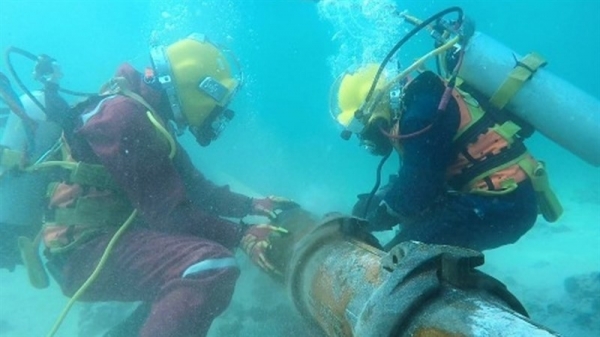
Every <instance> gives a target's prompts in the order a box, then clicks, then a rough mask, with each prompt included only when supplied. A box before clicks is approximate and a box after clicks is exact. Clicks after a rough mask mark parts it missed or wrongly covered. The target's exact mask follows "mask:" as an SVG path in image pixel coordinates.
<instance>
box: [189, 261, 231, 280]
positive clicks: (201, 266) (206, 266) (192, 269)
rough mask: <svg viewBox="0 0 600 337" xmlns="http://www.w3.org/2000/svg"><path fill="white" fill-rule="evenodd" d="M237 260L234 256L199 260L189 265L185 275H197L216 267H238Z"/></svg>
mask: <svg viewBox="0 0 600 337" xmlns="http://www.w3.org/2000/svg"><path fill="white" fill-rule="evenodd" d="M237 267H238V265H237V262H236V261H235V258H233V257H226V258H222V259H209V260H204V261H201V262H198V263H196V264H193V265H191V266H189V267H188V268H187V269H186V270H185V271H184V272H183V277H188V276H195V275H198V274H202V273H204V272H207V271H209V270H214V269H225V268H237Z"/></svg>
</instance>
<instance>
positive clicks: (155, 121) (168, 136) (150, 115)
mask: <svg viewBox="0 0 600 337" xmlns="http://www.w3.org/2000/svg"><path fill="white" fill-rule="evenodd" d="M134 99H136V98H134ZM136 100H137V99H136ZM144 103H145V102H144ZM144 105H146V107H148V108H149V110H148V111H147V112H146V115H147V116H148V119H150V122H151V123H152V125H154V127H155V128H156V129H157V130H158V132H159V133H160V134H161V135H162V136H163V137H165V138H166V139H167V142H168V143H169V147H170V148H171V149H170V151H169V159H173V157H175V153H176V151H177V147H176V145H175V140H174V139H173V137H172V136H171V134H170V133H169V131H167V129H165V127H164V126H163V125H162V124H161V123H160V122H159V120H158V119H157V118H156V117H155V115H154V114H153V112H152V110H151V109H150V107H149V105H147V104H144ZM71 164H72V165H71ZM76 165H77V163H71V162H45V163H41V164H36V165H35V169H37V168H43V167H50V166H61V167H64V168H67V169H72V168H74V167H76ZM137 213H138V210H137V209H135V210H133V212H131V215H130V216H129V218H127V220H126V221H125V222H124V223H123V224H122V225H121V228H119V230H118V231H117V232H116V233H115V235H114V236H113V237H112V238H111V239H110V242H109V243H108V245H107V246H106V249H105V250H104V253H103V254H102V257H101V258H100V262H98V265H97V266H96V268H95V269H94V272H93V273H92V274H91V275H90V277H88V279H87V280H86V281H85V282H84V283H83V285H82V286H81V287H80V288H79V289H78V290H77V292H75V294H74V295H73V297H71V299H70V300H69V302H68V303H67V305H66V306H65V308H64V309H63V311H62V312H61V314H60V316H58V319H57V320H56V322H55V323H54V326H53V327H52V330H51V331H50V333H48V335H47V337H53V336H54V335H55V334H56V332H57V331H58V329H59V328H60V325H61V324H62V323H63V321H64V320H65V318H66V317H67V314H68V313H69V311H70V310H71V308H72V307H73V305H74V304H75V302H76V301H77V300H78V299H79V298H80V297H81V295H82V294H83V293H84V292H85V291H86V290H87V289H88V288H89V287H90V285H91V284H92V283H93V282H94V281H95V280H96V278H97V277H98V275H99V274H100V271H101V270H102V268H103V267H104V265H105V264H106V260H107V259H108V257H109V255H110V253H111V252H112V249H113V248H114V246H115V245H116V244H117V242H118V241H119V239H120V238H121V236H122V235H123V233H124V232H125V231H126V230H127V228H128V227H129V225H130V224H131V223H132V222H133V220H134V219H135V217H136V215H137Z"/></svg>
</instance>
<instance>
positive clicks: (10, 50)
mask: <svg viewBox="0 0 600 337" xmlns="http://www.w3.org/2000/svg"><path fill="white" fill-rule="evenodd" d="M12 53H17V54H20V55H22V56H24V57H26V58H28V59H30V60H32V61H34V62H37V61H38V57H37V56H36V55H34V54H32V53H30V52H28V51H26V50H23V49H21V48H17V47H12V46H11V47H9V48H8V49H7V50H6V54H5V61H6V66H7V67H8V71H9V72H10V74H11V75H12V77H13V78H14V79H15V82H17V85H18V86H19V88H21V90H23V92H24V93H25V94H26V95H27V97H29V98H30V99H31V100H32V101H33V102H34V103H35V105H37V106H38V108H40V109H41V110H42V111H44V112H46V109H45V108H44V106H43V105H42V103H40V101H38V100H37V99H36V98H35V96H33V94H32V93H31V91H30V90H29V89H27V87H26V86H25V84H23V82H22V81H21V78H20V77H19V75H18V74H17V72H16V71H15V68H14V66H13V63H12V60H11V54H12ZM58 91H60V92H62V93H65V94H68V95H72V96H83V97H89V96H94V95H96V94H93V93H85V92H79V91H73V90H69V89H64V88H61V87H58Z"/></svg>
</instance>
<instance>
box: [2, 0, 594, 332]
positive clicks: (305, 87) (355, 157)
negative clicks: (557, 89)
mask: <svg viewBox="0 0 600 337" xmlns="http://www.w3.org/2000/svg"><path fill="white" fill-rule="evenodd" d="M454 5H457V6H461V7H462V8H463V9H464V11H465V13H466V14H467V15H468V16H470V17H471V18H473V19H474V20H475V22H476V24H477V29H478V30H480V31H482V32H484V33H486V34H488V35H490V36H492V37H494V38H496V39H498V40H500V41H502V42H503V43H504V44H506V45H508V46H510V47H511V48H513V49H514V50H515V51H516V52H518V53H520V54H525V53H527V52H530V51H537V52H539V53H541V54H543V55H544V56H545V58H546V59H547V60H548V61H549V64H548V66H547V67H546V69H547V70H549V71H551V72H552V73H554V74H556V75H557V76H559V77H561V78H563V79H565V80H567V81H569V82H570V83H572V84H573V85H575V86H577V87H579V88H581V89H582V90H584V91H586V92H587V93H589V94H590V95H592V96H594V97H596V98H600V80H599V79H600V57H599V55H600V1H595V0H573V1H567V0H565V1H541V0H524V1H516V0H515V1H466V0H465V1H447V0H410V1H408V0H407V1H392V0H389V1H387V0H371V1H368V0H356V1H350V0H347V1H344V0H339V1H332V0H324V1H321V3H318V4H317V3H315V2H314V1H307V0H287V1H286V0H270V1H269V0H238V1H235V0H205V1H118V0H106V1H102V2H100V1H75V0H70V1H66V0H61V1H26V0H25V1H16V0H3V1H1V2H0V47H1V48H6V47H8V46H11V45H13V46H17V47H20V48H24V49H26V50H28V51H31V52H32V53H34V54H39V53H46V54H49V55H51V56H53V57H55V58H56V59H57V60H58V61H59V62H60V64H61V66H62V70H63V72H64V75H65V76H64V79H63V81H62V85H63V87H65V88H69V89H73V90H77V91H87V92H93V91H96V90H97V89H98V88H99V86H100V85H101V84H103V82H104V81H106V80H107V79H109V78H110V77H111V75H112V74H113V71H114V69H115V68H116V67H117V66H118V65H119V64H120V63H121V62H123V61H128V62H131V63H133V64H134V65H135V66H137V67H138V68H139V69H142V67H144V66H146V65H147V64H148V63H149V59H148V48H147V47H148V45H149V44H150V43H155V42H158V43H165V44H168V43H170V42H173V41H174V40H176V39H177V38H179V37H182V36H185V35H187V34H189V33H192V32H201V33H204V34H206V35H207V36H208V37H209V38H210V39H212V40H214V41H216V42H218V43H220V44H222V45H226V46H228V47H229V48H230V49H232V50H233V51H234V52H235V54H236V55H237V56H238V58H239V59H240V61H241V64H242V68H243V71H244V74H245V77H246V79H247V81H246V83H245V86H244V88H243V90H242V91H241V92H240V94H239V97H237V98H236V100H235V102H234V103H233V108H234V110H235V111H236V112H237V115H236V118H235V119H234V120H233V122H232V123H231V124H230V125H229V127H228V129H227V130H226V131H225V132H224V134H223V136H222V139H219V140H218V141H217V142H215V143H214V144H212V145H211V146H210V147H208V148H200V147H198V146H197V145H196V144H195V142H194V141H193V140H192V138H191V137H184V138H183V139H182V142H183V143H184V145H185V146H186V148H187V149H188V151H189V153H190V155H191V156H192V157H193V158H194V160H195V162H196V163H197V164H198V167H199V168H200V169H201V170H202V171H203V172H205V173H206V174H207V175H208V176H209V177H211V178H212V179H214V180H215V181H216V182H218V183H230V184H232V185H233V187H234V188H237V189H241V190H244V191H252V193H256V194H262V195H267V194H276V195H284V196H288V197H291V198H293V199H295V200H297V201H298V202H300V203H301V204H302V205H303V206H305V207H306V208H308V209H310V210H312V211H314V212H315V213H317V214H323V213H325V212H329V211H343V212H348V211H349V210H350V208H351V206H352V205H353V203H354V201H355V195H356V194H358V193H362V192H365V191H368V190H370V189H371V187H372V185H373V183H374V180H375V168H376V166H377V163H378V161H379V158H377V157H373V156H371V155H369V154H368V153H367V152H366V151H364V150H363V149H361V148H360V147H359V146H358V144H357V142H356V140H355V139H352V140H350V141H347V142H345V141H343V140H342V139H341V138H340V137H339V132H340V129H339V127H338V125H336V123H335V122H334V121H333V120H332V119H331V117H330V114H329V89H330V86H331V84H332V83H333V81H334V79H335V76H337V75H338V74H339V73H340V72H341V71H343V70H344V69H346V68H347V67H350V66H353V65H356V64H357V63H360V62H365V61H379V60H380V59H382V58H383V57H384V56H385V53H386V52H387V50H388V49H389V48H390V46H392V45H393V44H394V43H395V42H396V41H397V40H398V39H399V38H400V37H401V36H402V35H403V34H404V33H405V32H406V31H407V29H409V27H408V26H407V25H405V24H402V23H401V22H400V20H398V18H397V16H395V15H393V14H392V11H391V9H392V8H396V9H398V10H401V11H402V10H408V11H409V12H410V13H411V14H413V15H416V16H419V17H423V18H424V17H427V16H429V15H432V14H434V13H436V12H438V11H440V10H442V9H444V8H446V7H449V6H454ZM425 43H429V39H428V37H427V36H426V35H423V36H420V37H418V38H416V39H415V41H414V43H413V44H411V45H409V46H407V47H406V48H405V49H403V50H402V51H401V57H403V58H406V59H407V60H412V59H414V58H417V57H419V56H420V55H421V54H419V53H421V52H422V50H423V49H421V47H422V46H423V45H424V44H425ZM16 67H17V69H18V70H19V71H20V73H21V74H23V75H22V76H23V77H27V74H28V73H29V72H30V71H31V64H29V63H28V62H25V61H23V62H21V60H18V62H17V64H16ZM0 70H2V72H4V73H6V67H5V65H0ZM28 84H29V85H30V86H31V87H33V88H35V84H34V83H32V82H28ZM558 94H560V93H557V95H558ZM598 113H600V112H598ZM565 114H568V111H566V112H565ZM560 117H561V116H549V118H560ZM528 146H529V148H530V149H531V150H532V152H533V153H534V154H535V155H536V156H537V157H539V158H541V159H544V160H545V161H546V162H547V163H548V168H549V171H550V174H551V179H552V183H553V185H554V187H555V189H556V191H557V193H558V194H559V197H560V198H561V200H562V201H563V204H564V205H565V216H564V217H563V218H562V219H561V221H559V222H558V223H557V224H547V223H545V222H544V221H543V220H540V222H539V223H538V224H537V225H536V227H535V228H534V230H532V232H531V233H528V234H527V235H526V236H525V237H524V238H523V239H522V240H521V241H519V242H518V243H517V244H516V245H512V246H508V247H503V248H500V249H498V250H494V251H491V252H489V253H487V254H486V255H487V261H488V266H487V267H486V268H488V269H487V270H486V271H489V272H490V273H491V274H492V275H494V276H495V277H498V278H499V279H501V280H503V281H504V282H505V283H507V284H508V285H509V287H511V288H510V289H511V290H512V289H514V291H515V293H516V295H517V296H518V297H520V298H523V297H524V298H525V300H524V302H525V304H526V306H527V307H528V308H533V310H534V312H532V317H533V319H534V320H537V321H539V322H541V323H543V324H546V325H548V326H550V327H551V328H554V329H557V330H559V331H560V332H561V333H563V334H564V335H565V336H593V335H596V333H600V315H599V314H598V313H597V311H596V312H595V313H593V314H591V316H590V317H591V320H590V321H586V320H585V319H583V318H580V317H579V316H577V317H574V316H573V315H572V312H571V311H572V310H571V309H570V307H564V308H563V307H561V306H560V305H559V304H560V303H561V302H563V303H564V301H563V298H564V296H566V295H565V294H564V292H565V291H564V287H563V281H564V279H565V278H567V277H569V276H572V275H579V274H585V273H589V272H593V271H600V248H599V247H600V192H599V191H600V170H599V169H598V168H594V167H592V166H591V165H589V164H587V163H585V162H584V161H582V160H581V159H579V158H577V157H576V156H574V155H572V154H570V153H569V152H568V151H566V150H564V149H562V148H561V147H560V146H558V145H556V144H554V143H552V142H551V141H549V140H548V139H546V138H545V137H543V136H540V135H535V136H534V137H533V138H532V139H530V140H529V142H528ZM396 169H397V162H396V160H389V161H388V163H387V164H386V166H385V168H384V174H387V173H392V172H394V171H395V170H396ZM19 273H22V270H17V272H15V273H14V274H9V273H7V272H6V271H0V279H1V280H2V283H0V287H1V288H0V307H4V306H5V304H3V303H6V305H7V306H8V305H10V306H16V307H19V308H20V309H19V310H14V311H11V310H5V308H0V313H1V314H2V316H0V335H2V336H37V335H40V334H34V335H29V334H28V333H26V332H24V331H27V330H24V326H25V327H27V326H28V325H27V322H29V321H30V319H37V320H39V321H40V322H43V324H42V323H40V324H36V326H37V325H40V330H39V331H41V332H42V333H45V332H46V331H48V330H49V328H50V327H51V324H52V322H53V318H54V316H57V315H58V312H59V310H60V309H61V308H62V307H61V306H62V302H63V299H60V295H59V294H58V292H57V291H56V289H54V290H50V291H49V292H46V293H44V294H43V295H42V293H40V292H39V291H34V290H32V289H29V288H27V285H26V284H25V283H23V282H20V283H19V282H17V281H15V280H20V281H22V274H19ZM250 273H251V272H250ZM256 277H259V276H256ZM248 289H250V288H249V287H247V286H245V285H244V284H243V283H242V280H241V281H240V284H239V288H238V293H241V292H242V293H243V291H244V290H248ZM15 293H17V294H21V295H22V297H18V296H16V295H14V294H15ZM548 294H552V295H548ZM40 296H43V298H44V299H45V300H44V304H43V305H39V304H38V305H33V304H32V303H38V302H36V301H39V299H40ZM236 296H242V297H244V295H243V294H242V295H240V294H236ZM596 296H600V295H599V294H596ZM244 298H245V297H244ZM25 300H27V301H30V302H23V301H25ZM27 303H29V304H27ZM236 303H237V304H239V303H238V302H236ZM236 303H234V305H232V307H235V305H237V304H236ZM557 303H558V304H557ZM236 308H237V307H236ZM557 308H558V309H557ZM232 310H235V309H232ZM570 310H571V311H570ZM5 315H6V316H5ZM75 315H76V314H75ZM536 315H537V316H536ZM594 315H595V316H594ZM42 316H43V317H44V318H41V319H40V317H42ZM225 317H231V315H230V316H227V315H226V316H225ZM586 317H587V316H586ZM74 320H76V319H75V318H74ZM3 324H7V327H6V328H3ZM74 324H75V323H72V324H71V325H74ZM29 327H30V326H29ZM3 329H4V330H3ZM67 329H68V327H67ZM73 329H74V328H73ZM68 331H70V332H64V336H76V334H74V333H75V332H73V331H75V330H68ZM242 331H244V330H242ZM252 331H253V330H248V331H246V332H242V333H241V334H240V336H253V335H254V333H253V332H252ZM256 331H259V330H256ZM273 331H276V330H273ZM274 335H277V334H274ZM215 336H216V335H215ZM282 336H283V335H282ZM298 336H302V334H301V333H300V332H298Z"/></svg>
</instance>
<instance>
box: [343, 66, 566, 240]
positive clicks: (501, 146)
mask: <svg viewBox="0 0 600 337" xmlns="http://www.w3.org/2000/svg"><path fill="white" fill-rule="evenodd" d="M376 70H377V65H368V66H366V67H363V68H361V69H360V70H358V71H357V72H354V73H349V74H346V75H345V76H343V77H342V78H341V82H340V84H339V89H338V91H337V92H338V96H337V97H338V105H339V108H340V111H341V112H340V114H339V115H338V117H337V119H338V121H340V123H342V124H343V125H349V123H350V122H349V119H351V118H349V117H348V116H347V115H351V116H352V115H354V114H355V111H357V110H358V108H359V106H360V105H362V104H363V101H364V99H365V96H366V90H364V88H365V84H364V82H365V81H366V82H367V83H370V82H372V81H373V78H374V77H375V73H376ZM401 91H402V95H401V102H399V103H400V104H399V109H397V111H396V112H395V113H394V112H392V111H393V110H394V109H393V102H391V100H387V99H386V100H383V102H381V103H380V104H378V105H376V106H375V107H374V109H375V110H374V112H373V113H372V115H371V117H370V118H369V119H368V121H367V122H366V123H365V126H364V128H363V129H362V131H361V133H360V136H359V137H360V138H361V139H362V141H363V143H365V144H368V145H369V146H370V147H371V149H372V151H373V153H374V154H378V155H389V153H390V152H391V151H392V150H393V149H395V150H396V152H397V153H398V154H399V155H400V157H401V166H400V169H399V171H398V175H397V177H396V176H394V178H393V181H390V183H388V184H387V185H386V186H385V187H384V188H383V191H379V192H378V193H375V194H374V195H373V197H372V199H371V200H370V203H369V202H365V197H366V196H365V195H362V198H361V200H359V203H358V204H357V206H356V207H355V209H354V212H355V215H358V216H365V217H366V218H367V220H369V224H370V225H369V226H370V227H369V230H370V231H383V230H389V229H392V228H393V227H394V226H395V225H397V224H399V225H400V231H399V232H398V233H397V235H396V236H395V237H394V238H393V239H392V240H391V241H390V242H389V243H387V244H386V245H385V247H384V248H386V249H390V248H391V247H393V246H395V245H396V244H398V243H399V242H402V241H406V240H417V241H422V242H425V243H432V244H448V245H456V246H462V247H468V248H473V249H477V250H485V249H491V248H496V247H499V246H502V245H506V244H510V243H514V242H516V241H517V240H518V239H519V238H520V237H521V236H522V235H523V234H525V233H526V232H527V231H528V230H529V229H531V227H532V226H533V224H534V223H535V221H536V218H537V215H538V208H539V207H538V206H539V205H540V203H542V204H543V205H546V206H547V205H550V206H551V207H543V210H546V212H545V213H544V215H545V216H546V217H547V219H548V220H550V221H554V220H556V218H558V216H559V215H560V211H561V210H560V205H559V204H556V203H554V204H552V202H550V201H553V200H556V199H555V198H554V196H553V194H552V191H551V190H550V189H549V185H548V183H547V180H546V177H545V175H543V176H542V175H540V173H543V172H544V171H543V164H542V163H541V162H538V161H536V160H535V159H534V158H533V157H532V156H531V155H530V154H529V152H528V151H527V149H526V148H525V145H524V144H523V137H522V135H521V133H520V127H519V126H518V125H517V124H515V123H514V122H512V121H510V120H499V119H498V118H497V116H494V115H492V113H489V112H486V111H484V109H483V108H482V107H481V106H480V105H479V104H478V103H477V101H476V100H475V99H474V98H473V97H472V96H470V95H469V94H467V93H466V92H463V91H459V90H457V89H455V88H452V87H449V85H448V82H447V81H444V80H443V79H442V78H440V77H438V76H437V75H436V74H434V73H432V72H429V71H426V72H423V73H421V74H420V75H418V76H417V77H416V78H415V79H414V80H412V81H409V82H408V83H407V84H405V85H404V86H403V88H402V89H401ZM361 96H362V97H361ZM390 97H394V95H390ZM396 97H399V96H398V95H396ZM444 101H445V102H446V103H444V104H445V105H443V104H441V103H440V102H444ZM357 104H358V106H357ZM345 113H346V116H345V115H344V114H345ZM532 179H535V180H536V181H535V184H536V186H538V187H540V186H542V187H544V186H545V187H544V188H537V189H534V184H532V181H533V180H532ZM536 190H537V192H538V193H536ZM359 198H360V196H359ZM549 200H550V201H549ZM367 203H368V204H369V209H368V211H366V212H365V208H366V206H367Z"/></svg>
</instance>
